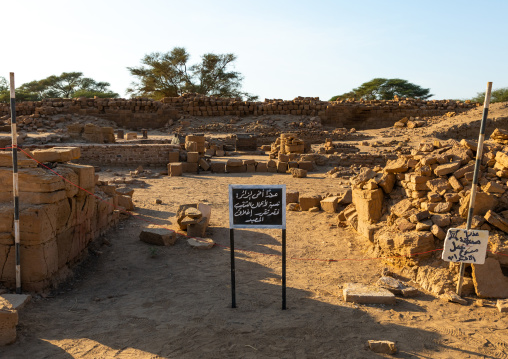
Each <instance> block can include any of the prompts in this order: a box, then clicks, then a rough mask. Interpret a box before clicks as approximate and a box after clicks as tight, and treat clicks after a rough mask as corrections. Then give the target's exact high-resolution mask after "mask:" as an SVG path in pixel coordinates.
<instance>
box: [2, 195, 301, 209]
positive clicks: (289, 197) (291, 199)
mask: <svg viewBox="0 0 508 359" xmlns="http://www.w3.org/2000/svg"><path fill="white" fill-rule="evenodd" d="M299 197H300V192H298V191H286V203H298V200H299ZM0 213H1V212H0Z"/></svg>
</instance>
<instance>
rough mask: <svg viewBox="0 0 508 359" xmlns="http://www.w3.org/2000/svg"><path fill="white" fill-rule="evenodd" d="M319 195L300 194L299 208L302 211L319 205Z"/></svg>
mask: <svg viewBox="0 0 508 359" xmlns="http://www.w3.org/2000/svg"><path fill="white" fill-rule="evenodd" d="M321 199H322V198H321V196H320V195H309V194H305V195H301V196H300V208H301V209H302V211H308V210H309V209H311V208H312V207H319V206H320V202H321Z"/></svg>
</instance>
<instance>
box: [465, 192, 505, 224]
mask: <svg viewBox="0 0 508 359" xmlns="http://www.w3.org/2000/svg"><path fill="white" fill-rule="evenodd" d="M470 197H471V194H470V193H469V194H468V195H467V196H466V197H464V198H462V199H461V200H460V208H459V214H460V215H461V216H462V217H463V218H467V216H468V212H469V202H470ZM497 204H498V200H497V199H496V197H495V196H494V195H492V194H488V193H484V192H477V193H476V198H475V203H474V210H473V215H481V216H483V215H485V214H486V213H487V212H488V211H489V210H493V209H494V208H495V207H496V206H497Z"/></svg>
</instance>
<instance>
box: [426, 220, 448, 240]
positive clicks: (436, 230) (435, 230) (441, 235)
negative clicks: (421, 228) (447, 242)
mask: <svg viewBox="0 0 508 359" xmlns="http://www.w3.org/2000/svg"><path fill="white" fill-rule="evenodd" d="M430 232H431V233H432V234H433V235H434V236H435V237H436V238H438V239H440V240H442V241H443V240H444V239H445V238H446V233H445V231H443V229H442V228H441V227H439V226H436V225H435V224H434V225H433V226H432V227H431V228H430Z"/></svg>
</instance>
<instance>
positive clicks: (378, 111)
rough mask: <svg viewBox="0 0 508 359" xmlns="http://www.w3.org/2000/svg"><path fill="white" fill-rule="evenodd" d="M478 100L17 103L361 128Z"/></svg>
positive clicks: (25, 108) (37, 112)
mask: <svg viewBox="0 0 508 359" xmlns="http://www.w3.org/2000/svg"><path fill="white" fill-rule="evenodd" d="M477 105H478V104H476V103H466V102H461V101H450V100H439V101H438V100H431V101H423V100H414V99H406V100H391V101H361V100H360V101H354V100H351V101H350V100H346V101H332V102H328V101H320V100H319V98H314V97H297V98H295V99H294V100H278V99H275V100H269V99H265V101H264V102H252V101H242V100H241V99H239V98H236V99H235V98H219V97H209V96H204V95H198V94H184V95H183V96H180V97H165V98H163V99H162V100H161V101H153V100H150V99H130V100H126V99H85V98H79V99H45V100H43V101H27V102H20V103H18V104H16V113H17V114H19V115H33V116H34V117H35V118H40V117H42V118H44V117H47V116H52V115H55V114H59V113H75V114H82V115H93V116H97V117H101V118H105V119H108V120H112V121H114V122H116V123H117V124H118V125H120V126H122V127H127V128H133V129H140V128H159V127H162V126H163V125H164V124H166V123H167V122H168V121H169V120H170V119H177V118H178V117H179V116H182V115H188V116H197V117H214V116H261V115H304V116H319V117H320V118H321V119H322V121H323V124H325V125H332V126H338V127H355V128H357V129H365V128H379V127H387V126H391V125H393V124H394V123H395V122H396V121H398V120H399V119H401V118H403V117H410V116H413V117H424V116H436V115H444V114H445V113H447V112H450V111H454V112H462V111H465V110H467V109H469V108H473V107H476V106H477ZM9 114H10V110H9V105H8V104H0V117H2V116H8V115H9Z"/></svg>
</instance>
